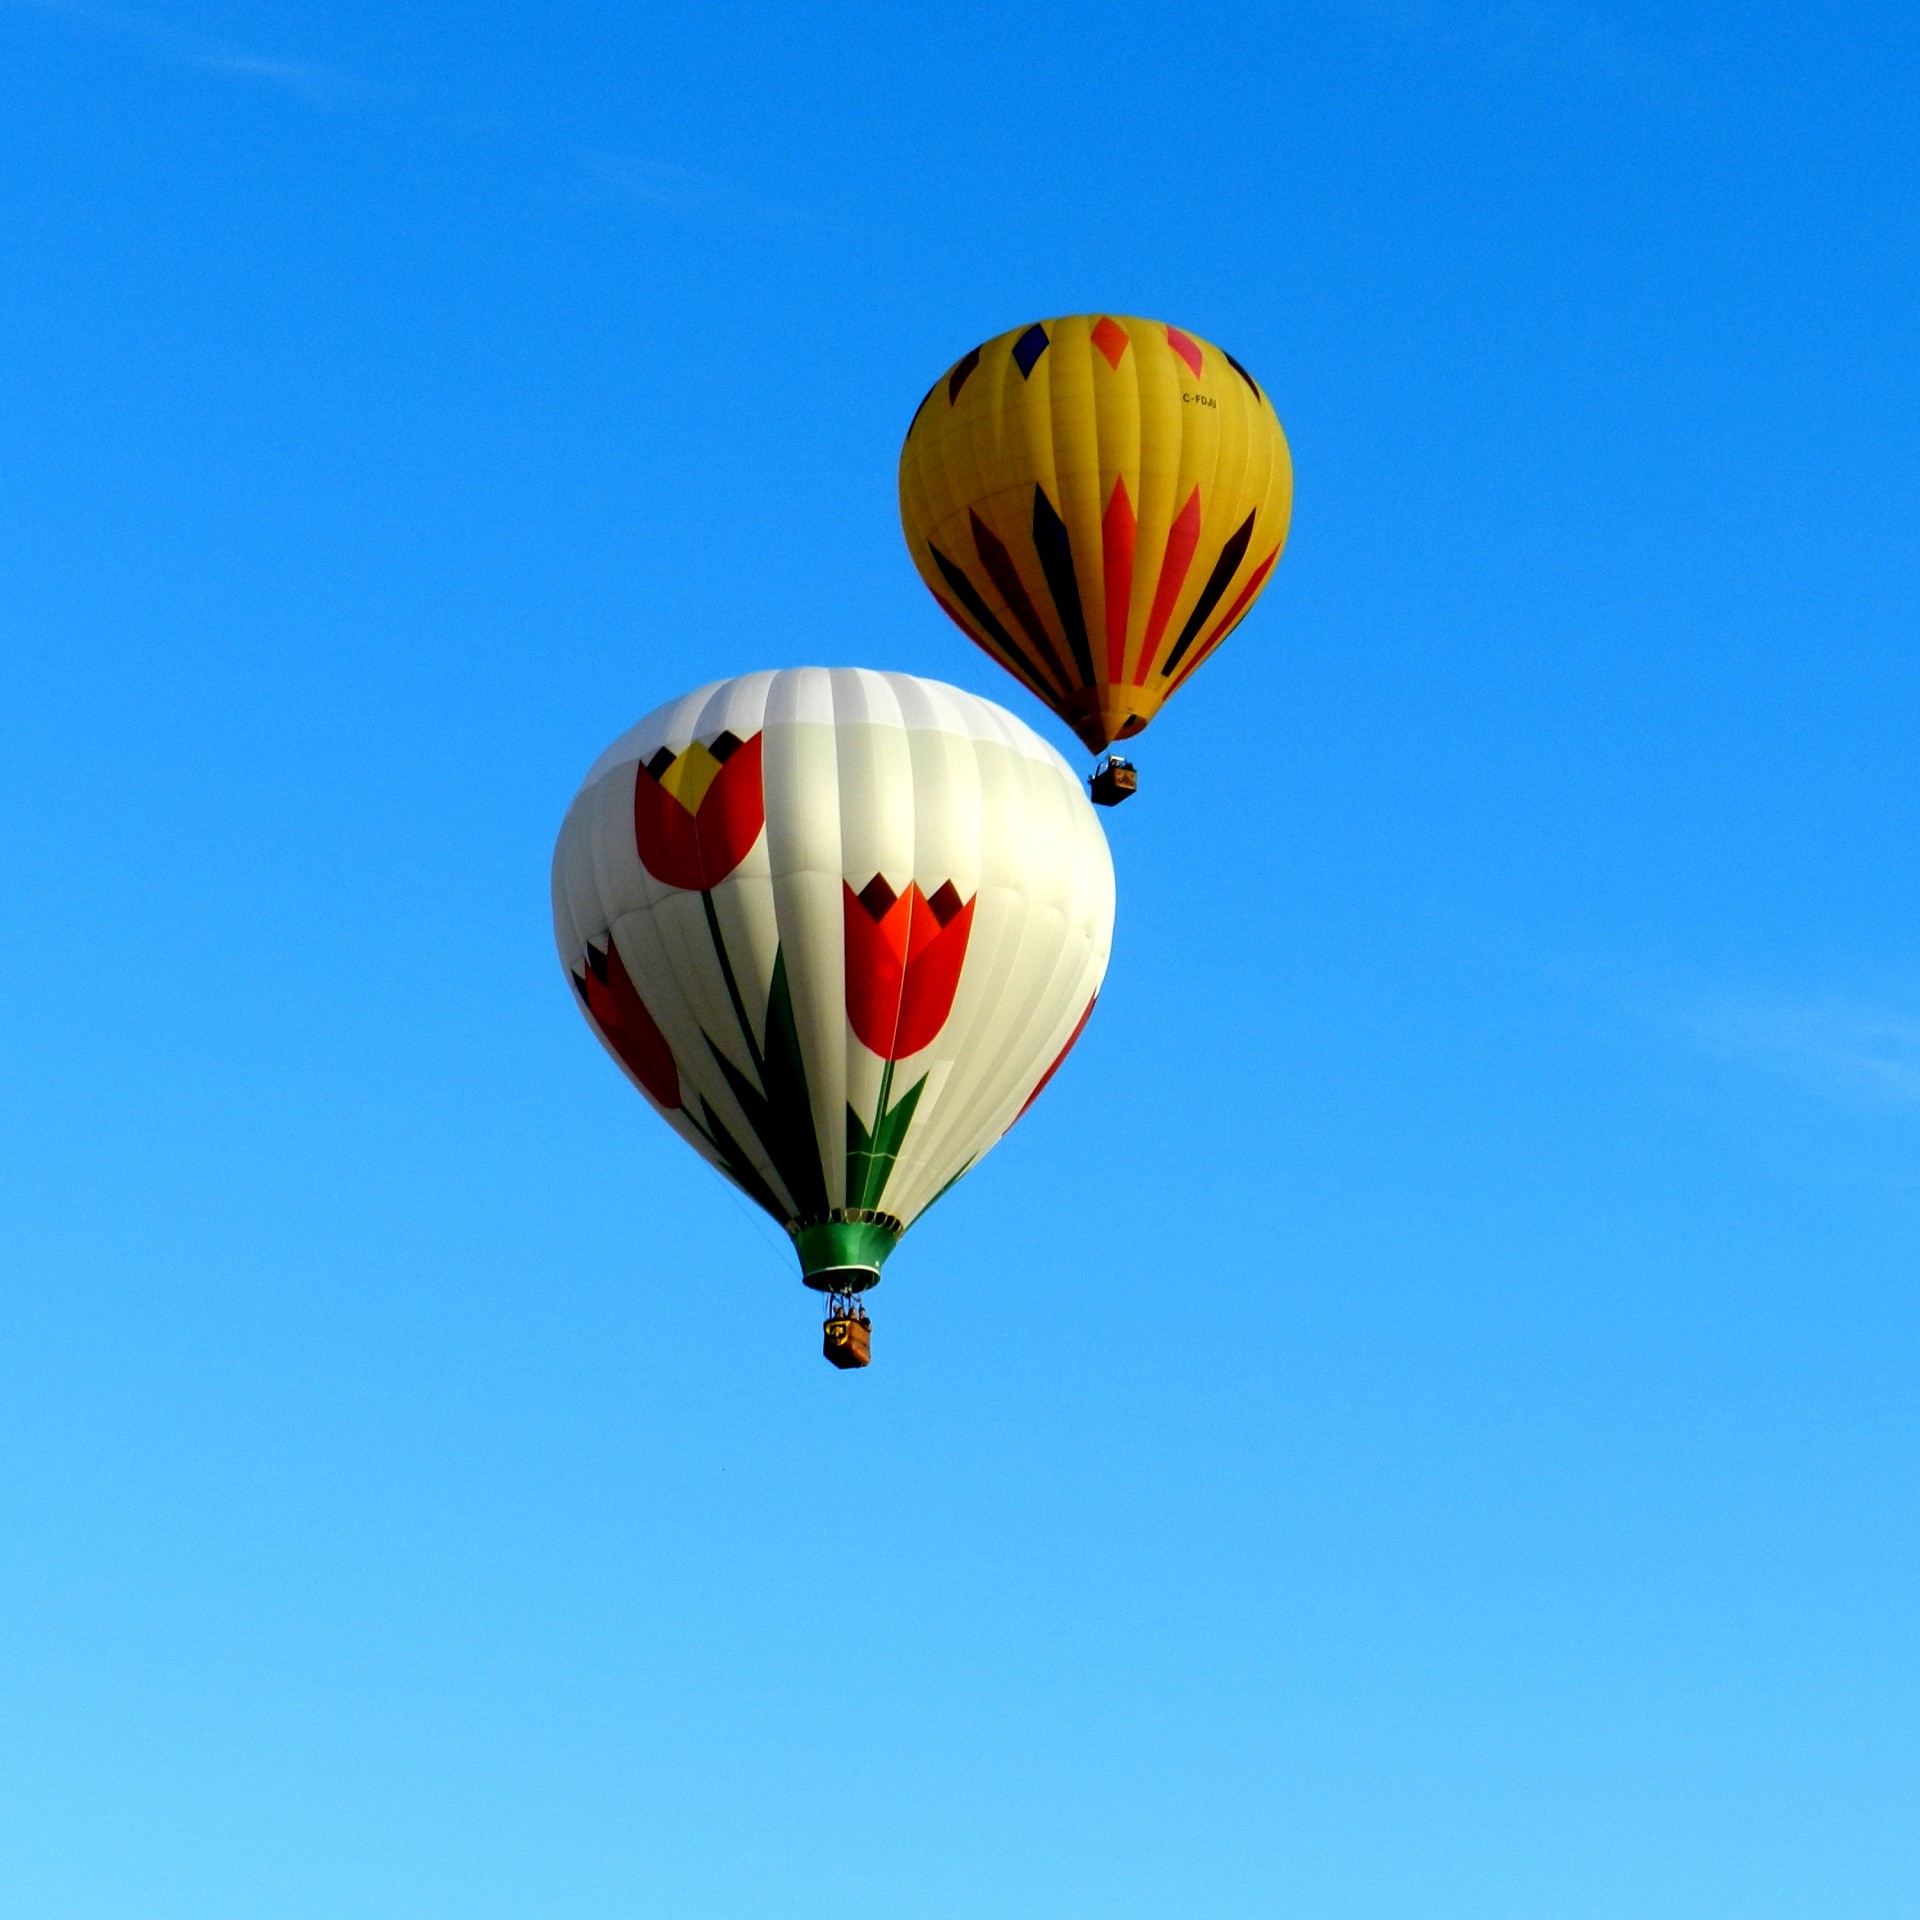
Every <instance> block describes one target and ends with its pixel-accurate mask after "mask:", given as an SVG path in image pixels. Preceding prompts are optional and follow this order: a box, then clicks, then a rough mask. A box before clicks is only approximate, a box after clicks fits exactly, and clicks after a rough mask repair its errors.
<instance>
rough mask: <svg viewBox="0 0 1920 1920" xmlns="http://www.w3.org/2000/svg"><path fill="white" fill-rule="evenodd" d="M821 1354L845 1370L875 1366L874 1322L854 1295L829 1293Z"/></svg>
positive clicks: (822, 1331)
mask: <svg viewBox="0 0 1920 1920" xmlns="http://www.w3.org/2000/svg"><path fill="white" fill-rule="evenodd" d="M820 1351H821V1352H822V1353H824V1354H825V1355H826V1357H827V1358H828V1359H829V1360H830V1361H832V1362H833V1364H834V1365H835V1366H836V1367H840V1368H842V1369H845V1368H849V1367H870V1366H871V1365H872V1364H873V1322H872V1321H871V1320H869V1319H868V1318H867V1310H866V1308H864V1307H863V1306H862V1305H861V1304H860V1300H859V1296H858V1295H857V1294H851V1293H836V1294H830V1295H829V1296H828V1298H827V1324H826V1326H825V1327H824V1328H823V1329H822V1330H821V1340H820Z"/></svg>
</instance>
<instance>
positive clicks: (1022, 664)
mask: <svg viewBox="0 0 1920 1920" xmlns="http://www.w3.org/2000/svg"><path fill="white" fill-rule="evenodd" d="M1292 510H1293V464H1292V461H1291V459H1290V458H1289V456H1288V453H1287V441H1286V436H1285V434H1283V433H1282V432H1281V430H1280V421H1279V418H1278V416H1277V415H1276V414H1275V413H1274V410H1273V403H1272V401H1271V400H1269V399H1268V397H1267V395H1266V394H1265V393H1264V392H1263V391H1262V390H1261V388H1260V386H1259V383H1258V382H1257V381H1256V380H1255V379H1254V378H1253V376H1252V375H1251V374H1250V373H1248V372H1247V370H1246V369H1245V368H1244V367H1243V366H1241V365H1240V363H1239V362H1238V361H1237V360H1235V359H1234V358H1233V357H1232V355H1231V354H1227V353H1223V352H1222V351H1221V350H1220V349H1219V348H1218V347H1214V346H1209V345H1208V344H1207V342H1206V341H1204V340H1201V339H1199V338H1197V337H1196V336H1194V335H1192V334H1188V333H1183V332H1182V331H1181V330H1180V329H1179V328H1178V327H1170V326H1166V325H1164V324H1163V323H1162V322H1160V321H1157V320H1136V319H1128V318H1125V317H1123V316H1120V315H1117V314H1074V315H1071V316H1069V317H1067V318H1065V319H1059V320H1042V321H1038V322H1036V323H1035V324H1034V325H1032V326H1028V327H1016V328H1014V329H1012V330H1011V331H1010V332H1007V333H1003V334H1001V335H1000V336H999V337H998V338H997V339H993V340H989V341H988V342H987V343H986V345H984V346H981V347H976V348H974V350H973V351H972V352H971V353H969V354H967V355H966V356H965V357H964V358H962V359H961V360H959V361H957V362H956V363H955V364H954V365H953V366H952V367H951V368H950V369H949V370H948V371H947V372H946V373H945V374H944V375H942V377H941V378H940V379H939V380H938V381H936V382H935V384H934V386H933V389H932V391H931V392H930V393H929V394H928V395H927V397H926V399H925V400H923V401H922V402H921V404H920V411H919V412H918V413H917V414H915V416H914V419H913V424H912V426H911V427H909V428H908V430H907V439H906V445H905V446H904V447H903V448H902V450H901V454H900V522H901V526H902V528H903V530H904V531H905V533H906V536H907V545H908V547H909V548H911V549H912V552H913V561H914V565H915V566H917V567H918V568H919V569H920V577H921V578H922V579H923V580H925V581H926V583H927V585H928V587H929V588H930V589H931V590H932V593H933V596H934V598H935V599H936V600H938V601H939V602H940V604H941V605H942V606H943V607H944V608H945V609H946V610H947V612H948V613H949V614H950V615H951V616H952V618H953V619H954V621H955V623H956V624H957V625H958V626H959V627H960V629H961V631H962V632H963V633H965V634H966V635H967V637H968V638H969V639H971V640H972V641H974V642H975V644H976V645H978V646H980V647H982V648H984V649H985V651H986V652H987V653H989V654H991V655H992V656H993V658H994V659H996V660H997V661H999V663H1000V664H1001V665H1002V666H1003V667H1005V668H1006V669H1007V671H1008V672H1009V673H1011V674H1013V675H1014V676H1015V678H1017V679H1018V680H1020V681H1021V683H1022V684H1023V685H1025V686H1026V687H1028V688H1029V689H1030V690H1031V691H1032V692H1034V693H1035V694H1037V695H1038V696H1039V697H1040V698H1041V699H1042V700H1044V701H1045V702H1046V703H1047V705H1048V706H1050V707H1051V708H1052V709H1053V710H1054V712H1055V713H1057V714H1059V715H1060V717H1061V718H1062V719H1063V720H1065V721H1066V722H1067V724H1068V725H1069V726H1070V727H1072V728H1073V730H1074V731H1075V732H1076V733H1077V734H1078V735H1079V736H1080V738H1081V739H1082V740H1084V741H1085V742H1086V744H1087V745H1088V746H1089V747H1091V748H1092V749H1093V750H1094V751H1095V752H1096V753H1097V752H1098V751H1100V749H1101V748H1103V747H1105V746H1107V745H1109V744H1110V743H1111V742H1113V741H1114V740H1120V739H1126V738H1127V737H1129V736H1130V735H1132V734H1136V733H1138V732H1139V731H1140V729H1141V728H1142V727H1144V726H1145V725H1146V724H1147V722H1148V721H1149V720H1151V719H1152V718H1153V716H1154V715H1155V714H1156V713H1158V712H1159V710H1160V707H1161V703H1162V702H1163V701H1165V700H1166V699H1167V698H1168V697H1169V696H1170V695H1171V694H1172V693H1174V692H1175V691H1177V690H1178V688H1179V687H1180V686H1181V685H1182V684H1183V682H1184V681H1185V680H1186V679H1187V677H1188V676H1189V675H1190V674H1191V673H1192V672H1193V671H1194V669H1195V668H1197V667H1198V666H1199V665H1200V664H1201V662H1202V661H1204V660H1205V659H1206V658H1207V656H1208V655H1209V654H1210V653H1212V651H1213V650H1214V648H1215V647H1217V646H1218V645H1219V644H1220V642H1221V641H1222V640H1224V639H1225V638H1226V636H1227V635H1228V634H1229V633H1230V632H1232V630H1233V629H1234V627H1235V626H1236V625H1238V623H1239V622H1240V620H1241V619H1242V618H1243V617H1244V616H1245V614H1246V612H1247V609H1248V608H1249V607H1251V606H1252V604H1253V602H1254V600H1255V599H1256V598H1257V597H1258V596H1259V594H1260V592H1261V590H1262V589H1263V588H1264V587H1265V586H1266V583H1267V580H1268V578H1269V576H1270V575H1271V574H1272V571H1273V566H1274V562H1275V561H1276V560H1278V559H1279V557H1280V549H1281V547H1282V546H1283V545H1284V544H1285V542H1286V537H1287V523H1288V520H1289V518H1290V516H1291V514H1292Z"/></svg>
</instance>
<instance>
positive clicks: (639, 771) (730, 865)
mask: <svg viewBox="0 0 1920 1920" xmlns="http://www.w3.org/2000/svg"><path fill="white" fill-rule="evenodd" d="M761 738H762V736H761V735H760V734H757V733H756V734H755V735H754V736H753V738H752V739H751V740H736V739H735V738H734V736H733V735H732V734H730V733H723V734H721V735H720V736H719V738H718V739H716V740H715V741H714V742H713V744H712V745H711V746H703V745H702V744H701V743H700V742H699V741H698V740H696V741H694V742H693V744H692V745H691V746H689V747H688V748H686V750H685V751H684V752H681V753H674V752H672V751H671V750H670V749H668V748H666V747H662V748H661V749H660V751H659V752H658V753H656V754H655V755H654V756H653V758H652V759H651V760H649V761H648V762H647V763H646V765H645V766H642V767H637V768H636V769H635V770H634V780H633V843H634V846H635V848H636V849H637V850H638V852H639V855H640V860H641V864H642V865H644V866H645V868H646V870H647V871H648V872H649V873H650V874H652V875H653V877H654V878H655V879H656V880H664V881H665V882H666V884H667V885H668V886H670V887H685V888H686V889H687V890H688V892H690V893H693V892H698V893H704V892H706V891H707V890H708V889H709V888H712V887H717V886H718V885H719V884H720V882H721V881H722V880H724V879H725V878H726V877H727V875H728V874H730V873H731V872H732V871H733V870H734V868H735V867H737V866H738V865H739V864H740V862H741V861H742V860H744V859H745V858H746V857H747V854H748V853H749V852H750V851H751V850H752V847H753V843H754V842H755V841H756V840H758V839H759V838H760V829H761V828H762V827H763V826H765V825H766V819H767V806H766V796H765V794H764V792H763V791H762V788H761V785H760V741H761Z"/></svg>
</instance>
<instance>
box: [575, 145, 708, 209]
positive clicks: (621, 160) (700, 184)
mask: <svg viewBox="0 0 1920 1920" xmlns="http://www.w3.org/2000/svg"><path fill="white" fill-rule="evenodd" d="M580 164H581V165H582V166H583V167H584V168H585V169H586V170H587V172H588V173H589V174H590V175H591V176H592V177H593V178H594V179H595V180H597V181H599V182H600V183H601V185H603V186H607V187H611V188H612V189H613V190H614V191H615V192H616V193H619V194H623V195H624V196H625V197H626V198H628V199H629V200H638V201H640V202H641V203H642V204H643V205H645V206H649V207H664V208H666V209H668V210H669V211H671V212H676V213H685V212H692V211H694V210H696V209H698V208H701V207H708V206H712V205H713V204H714V202H715V201H716V200H718V199H719V198H720V189H719V187H718V185H717V184H716V183H715V182H713V181H711V180H706V179H703V178H702V177H701V176H700V175H699V174H697V173H693V172H691V171H689V170H688V169H687V168H685V167H676V166H672V165H669V164H668V163H667V162H666V161H662V160H635V159H633V158H632V157H630V156H629V155H627V154H621V153H583V154H582V155H581V156H580Z"/></svg>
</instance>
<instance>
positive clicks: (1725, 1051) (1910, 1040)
mask: <svg viewBox="0 0 1920 1920" xmlns="http://www.w3.org/2000/svg"><path fill="white" fill-rule="evenodd" d="M1686 1024H1687V1026H1688V1027H1689V1028H1690V1029H1691V1031H1692V1032H1693V1034H1694V1036H1695V1038H1696V1039H1697V1040H1699V1041H1700V1042H1701V1043H1702V1044H1703V1045H1704V1046H1706V1047H1707V1049H1708V1050H1709V1051H1710V1052H1712V1053H1714V1054H1717V1055H1718V1056H1719V1057H1720V1058H1722V1059H1725V1060H1739V1061H1745V1062H1749V1063H1751V1064H1753V1065H1757V1066H1761V1067H1765V1068H1768V1069H1770V1070H1771V1071H1773V1072H1776V1073H1780V1074H1784V1075H1786V1076H1787V1077H1788V1078H1790V1079H1792V1080H1795V1081H1797V1082H1799V1083H1800V1084H1801V1085H1802V1086H1805V1087H1807V1088H1809V1089H1811V1090H1812V1091H1814V1092H1816V1093H1819V1094H1822V1095H1824V1096H1825V1097H1826V1098H1828V1099H1832V1100H1837V1101H1840V1102H1842V1103H1843V1104H1845V1105H1848V1106H1856V1107H1857V1106H1866V1107H1876V1108H1881V1109H1887V1108H1908V1107H1920V1018H1915V1017H1913V1016H1911V1015H1908V1014H1905V1013H1900V1012H1896V1011H1892V1010H1889V1009H1885V1008H1869V1007H1861V1006H1858V1005H1855V1004H1849V1003H1847V1002H1844V1001H1837V1000H1822V1001H1804V1002H1793V1001H1724V1002H1721V1003H1719V1004H1717V1005H1710V1006H1703V1007H1696V1008H1694V1009H1692V1010H1691V1011H1690V1012H1689V1014H1688V1015H1687V1016H1686Z"/></svg>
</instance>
